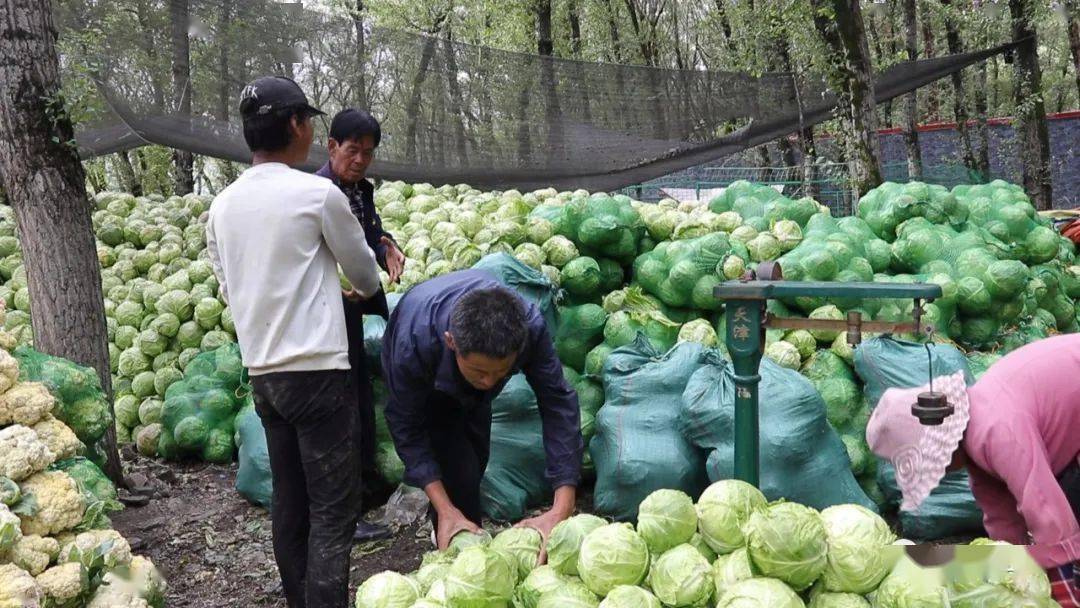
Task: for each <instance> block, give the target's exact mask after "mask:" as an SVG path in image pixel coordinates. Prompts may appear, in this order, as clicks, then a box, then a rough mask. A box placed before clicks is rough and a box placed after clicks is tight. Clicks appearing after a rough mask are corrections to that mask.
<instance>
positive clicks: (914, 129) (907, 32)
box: [904, 0, 923, 180]
mask: <svg viewBox="0 0 1080 608" xmlns="http://www.w3.org/2000/svg"><path fill="white" fill-rule="evenodd" d="M917 27H918V24H917V22H916V17H915V0H904V50H905V51H906V52H907V60H908V61H915V60H916V59H918V58H919V44H918V41H919V36H918V29H917ZM918 118H919V95H918V89H916V90H914V91H912V92H910V93H908V94H907V95H905V96H904V148H905V149H906V150H907V166H908V179H912V180H921V179H922V176H923V171H922V151H921V150H920V149H919V128H918V127H919V124H918Z"/></svg>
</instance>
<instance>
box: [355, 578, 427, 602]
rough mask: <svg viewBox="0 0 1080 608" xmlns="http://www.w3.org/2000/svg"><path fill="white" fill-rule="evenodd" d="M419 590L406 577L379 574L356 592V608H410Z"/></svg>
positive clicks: (365, 582)
mask: <svg viewBox="0 0 1080 608" xmlns="http://www.w3.org/2000/svg"><path fill="white" fill-rule="evenodd" d="M419 598H420V589H419V587H417V586H416V583H414V582H413V581H412V579H410V578H409V577H407V576H404V575H401V574H398V573H397V572H390V571H386V572H380V573H379V574H376V575H375V576H372V577H371V578H369V579H367V580H366V581H364V584H362V585H360V589H359V590H357V592H356V608H411V607H412V605H413V604H414V603H416V600H417V599H419Z"/></svg>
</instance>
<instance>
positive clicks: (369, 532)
mask: <svg viewBox="0 0 1080 608" xmlns="http://www.w3.org/2000/svg"><path fill="white" fill-rule="evenodd" d="M391 536H392V534H391V533H390V530H389V529H388V528H384V527H383V526H378V525H375V524H369V523H368V522H366V521H364V520H360V521H359V522H357V524H356V532H353V540H354V541H356V542H358V543H370V542H372V541H376V540H385V539H387V538H390V537H391Z"/></svg>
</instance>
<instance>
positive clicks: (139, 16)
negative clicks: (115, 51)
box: [135, 0, 165, 112]
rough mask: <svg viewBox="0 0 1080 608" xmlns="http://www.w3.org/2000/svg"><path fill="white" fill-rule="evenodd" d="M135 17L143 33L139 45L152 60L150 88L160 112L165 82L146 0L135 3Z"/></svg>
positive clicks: (162, 110) (163, 102)
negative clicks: (159, 66)
mask: <svg viewBox="0 0 1080 608" xmlns="http://www.w3.org/2000/svg"><path fill="white" fill-rule="evenodd" d="M135 19H136V20H137V21H138V22H139V29H140V30H141V34H140V36H139V46H141V47H142V51H143V53H144V54H146V58H147V59H148V60H149V62H150V66H151V67H150V88H151V90H152V94H153V96H154V108H155V109H156V110H157V111H159V112H164V111H165V82H164V79H163V78H162V70H159V69H158V51H157V43H156V42H155V41H154V37H153V32H154V28H153V26H152V25H151V24H150V6H149V5H148V4H147V2H146V0H140V1H139V2H138V3H137V4H136V5H135Z"/></svg>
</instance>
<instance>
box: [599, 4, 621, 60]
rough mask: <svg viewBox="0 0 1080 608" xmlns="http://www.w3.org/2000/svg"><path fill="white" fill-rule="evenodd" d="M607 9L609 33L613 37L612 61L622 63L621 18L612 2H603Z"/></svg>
mask: <svg viewBox="0 0 1080 608" xmlns="http://www.w3.org/2000/svg"><path fill="white" fill-rule="evenodd" d="M603 2H604V8H606V9H607V19H608V33H609V34H610V35H611V60H612V61H613V62H614V63H622V39H621V38H620V37H619V18H618V15H617V14H616V13H615V10H616V9H615V4H614V3H613V2H612V0H603Z"/></svg>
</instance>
